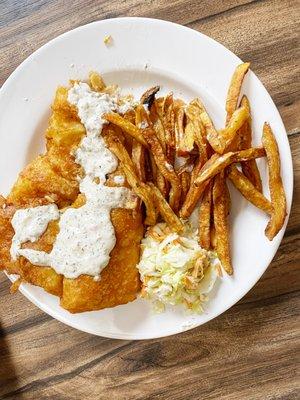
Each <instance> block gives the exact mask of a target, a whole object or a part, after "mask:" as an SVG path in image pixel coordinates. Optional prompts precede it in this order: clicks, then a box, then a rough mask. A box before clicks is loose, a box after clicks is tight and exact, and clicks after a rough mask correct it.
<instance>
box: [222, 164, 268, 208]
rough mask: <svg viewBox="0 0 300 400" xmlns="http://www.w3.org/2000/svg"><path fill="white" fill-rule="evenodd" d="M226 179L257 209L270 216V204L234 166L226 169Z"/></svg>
mask: <svg viewBox="0 0 300 400" xmlns="http://www.w3.org/2000/svg"><path fill="white" fill-rule="evenodd" d="M228 177H229V179H230V180H231V182H232V183H233V184H234V186H235V187H236V188H237V189H238V191H239V192H240V193H241V194H242V195H243V196H244V197H245V198H246V199H247V200H248V201H250V203H252V204H253V205H255V206H256V207H257V208H260V209H261V210H263V211H265V212H266V213H267V214H272V212H273V207H272V204H271V202H270V201H269V200H268V199H266V198H265V196H264V195H263V194H262V193H261V192H259V191H258V190H257V189H256V188H255V186H254V185H253V184H252V182H250V180H249V179H248V178H247V177H246V176H245V175H244V174H243V173H242V172H240V171H239V170H238V169H237V168H236V166H233V165H231V166H230V167H229V169H228Z"/></svg>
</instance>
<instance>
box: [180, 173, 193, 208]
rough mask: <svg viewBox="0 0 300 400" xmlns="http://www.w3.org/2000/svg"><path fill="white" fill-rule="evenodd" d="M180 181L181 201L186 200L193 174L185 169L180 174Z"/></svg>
mask: <svg viewBox="0 0 300 400" xmlns="http://www.w3.org/2000/svg"><path fill="white" fill-rule="evenodd" d="M179 177H180V181H181V189H182V193H181V201H182V202H184V200H185V198H186V195H187V193H188V191H189V188H190V185H191V174H190V173H189V172H188V171H183V172H182V173H181V174H180V175H179Z"/></svg>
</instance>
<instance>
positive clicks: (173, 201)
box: [143, 127, 181, 211]
mask: <svg viewBox="0 0 300 400" xmlns="http://www.w3.org/2000/svg"><path fill="white" fill-rule="evenodd" d="M143 134H144V138H145V140H146V141H147V143H148V145H149V147H150V149H151V151H152V154H153V157H154V159H155V162H156V165H157V168H158V169H159V171H160V172H161V174H162V175H163V176H164V178H165V179H166V180H167V181H168V182H170V185H171V190H170V199H169V203H170V206H171V208H172V209H173V210H174V211H177V210H178V207H179V203H180V197H181V187H180V180H179V178H178V176H177V174H176V172H175V170H174V168H173V166H172V165H171V164H170V163H169V162H168V160H167V158H166V156H165V154H164V151H163V149H162V146H161V144H160V142H159V140H158V138H157V136H156V134H155V132H154V130H153V129H152V128H151V127H149V128H146V129H144V130H143Z"/></svg>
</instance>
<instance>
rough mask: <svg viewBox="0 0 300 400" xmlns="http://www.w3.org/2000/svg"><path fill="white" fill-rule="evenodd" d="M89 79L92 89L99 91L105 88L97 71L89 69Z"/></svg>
mask: <svg viewBox="0 0 300 400" xmlns="http://www.w3.org/2000/svg"><path fill="white" fill-rule="evenodd" d="M89 81H90V86H91V88H92V89H93V90H96V91H97V92H101V91H102V90H103V89H105V83H104V81H103V79H102V77H101V75H100V74H98V72H95V71H91V72H90V73H89Z"/></svg>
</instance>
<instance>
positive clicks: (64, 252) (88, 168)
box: [11, 83, 132, 279]
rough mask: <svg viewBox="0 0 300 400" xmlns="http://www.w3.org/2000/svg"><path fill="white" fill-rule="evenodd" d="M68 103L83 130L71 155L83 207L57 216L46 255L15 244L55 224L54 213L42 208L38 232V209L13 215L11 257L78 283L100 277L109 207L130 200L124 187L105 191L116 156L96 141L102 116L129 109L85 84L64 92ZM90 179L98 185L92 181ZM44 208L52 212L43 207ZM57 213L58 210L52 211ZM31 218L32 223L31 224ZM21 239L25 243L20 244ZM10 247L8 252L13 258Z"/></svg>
mask: <svg viewBox="0 0 300 400" xmlns="http://www.w3.org/2000/svg"><path fill="white" fill-rule="evenodd" d="M68 101H69V103H70V104H72V105H75V106H76V107H77V109H78V116H79V118H80V120H81V122H82V123H83V125H84V126H85V128H86V133H87V134H86V136H85V137H84V138H83V139H82V141H81V143H80V144H79V147H78V149H77V150H76V151H75V153H74V156H75V161H76V162H77V163H78V164H80V165H81V166H82V168H83V170H84V173H85V176H84V178H83V179H81V180H80V192H81V193H83V194H84V195H85V198H86V204H85V205H83V206H82V207H80V208H68V209H67V210H66V211H65V212H63V213H62V214H61V217H60V220H59V233H58V235H57V237H56V240H55V242H54V244H53V249H52V251H51V252H50V253H46V252H43V251H35V250H31V249H20V247H21V245H20V244H19V243H24V242H25V241H27V240H31V239H32V241H35V240H37V239H38V238H39V237H40V236H41V234H42V233H43V232H44V231H45V229H46V227H47V224H48V222H49V221H50V220H52V219H57V218H58V216H56V214H55V218H53V213H54V212H53V210H52V209H51V215H50V209H47V208H44V209H43V210H42V211H40V214H41V215H40V217H41V218H42V222H40V223H39V224H40V228H38V227H36V223H35V222H34V221H36V220H37V218H35V215H36V214H37V211H36V210H37V208H42V207H36V208H28V209H26V210H19V211H17V212H16V214H15V216H14V219H15V223H14V225H13V227H14V229H15V236H14V239H13V243H14V242H16V243H17V246H19V247H18V250H17V252H16V256H18V255H22V256H23V257H25V258H27V259H28V260H29V261H30V262H31V263H32V264H34V265H40V266H51V267H52V268H53V269H54V270H55V271H56V272H57V273H59V274H62V275H64V276H65V277H67V278H77V277H78V276H79V275H82V274H87V275H92V276H94V277H96V279H99V275H100V273H101V271H102V269H103V268H104V267H106V265H107V264H108V262H109V259H110V252H111V250H112V249H113V248H114V246H115V243H116V237H115V231H114V227H113V225H112V222H111V219H110V212H111V210H112V209H113V208H119V207H121V208H125V207H126V205H127V204H128V201H130V200H131V199H132V193H131V191H130V190H128V189H126V188H123V187H108V186H105V185H104V184H105V181H106V174H109V173H111V172H113V171H114V170H115V169H116V168H117V165H118V161H117V159H116V157H115V156H114V155H113V154H112V153H111V152H110V150H109V149H108V148H107V147H106V144H105V142H104V140H103V138H102V137H101V136H100V133H101V131H102V128H103V125H104V124H105V123H106V121H105V120H104V119H103V118H102V115H103V114H104V113H109V112H111V111H118V112H121V113H123V112H125V111H126V110H127V109H128V108H129V107H130V104H129V103H128V102H127V103H125V104H123V105H122V106H119V95H118V93H117V94H116V95H113V96H110V95H108V94H105V93H98V92H94V91H92V90H91V89H90V87H89V86H88V85H87V84H85V83H79V84H75V85H74V86H73V87H72V88H71V89H70V90H69V93H68ZM95 178H97V179H98V182H97V183H96V182H95ZM44 207H48V208H49V207H53V208H55V207H56V206H55V205H51V206H44ZM56 212H57V213H58V210H57V208H56ZM22 213H25V214H26V215H29V216H31V218H32V219H31V221H33V223H31V224H29V225H28V224H27V223H26V221H25V220H24V218H23V219H22V215H23V214H22ZM34 218H35V220H34ZM23 239H25V240H23ZM14 251H15V250H14V247H13V245H12V249H11V252H12V254H14Z"/></svg>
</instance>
